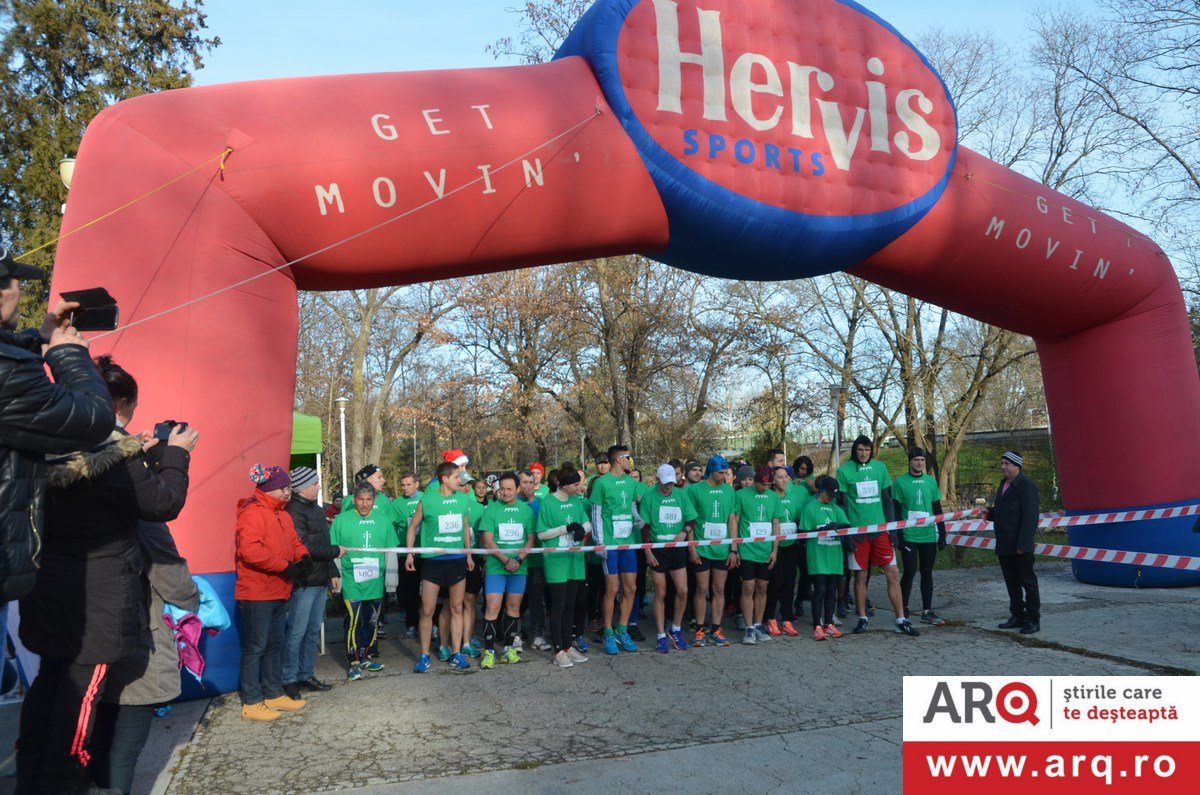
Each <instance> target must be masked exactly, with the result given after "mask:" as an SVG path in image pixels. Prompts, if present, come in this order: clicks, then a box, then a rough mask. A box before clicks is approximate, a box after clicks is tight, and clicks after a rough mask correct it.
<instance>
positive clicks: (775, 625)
mask: <svg viewBox="0 0 1200 795" xmlns="http://www.w3.org/2000/svg"><path fill="white" fill-rule="evenodd" d="M771 491H772V492H774V494H775V495H776V496H777V497H779V501H780V503H781V504H782V505H783V515H782V516H781V517H780V518H779V533H780V535H785V536H786V535H793V534H795V532H796V527H797V525H796V523H797V521H798V520H799V519H800V512H801V511H802V510H804V504H805V503H807V502H808V501H809V499H811V497H812V495H811V494H809V491H808V489H806V488H804V487H803V486H796V485H793V484H792V478H791V476H790V475H788V471H787V468H786V467H776V468H775V474H774V477H773V479H772V481H771ZM802 549H804V545H803V544H798V543H796V539H794V538H793V539H790V540H780V542H779V555H778V557H777V558H776V560H775V567H774V568H772V569H771V581H770V582H769V583H768V584H767V610H766V612H765V613H764V614H763V628H764V629H766V631H767V634H768V635H771V636H773V637H774V636H778V635H787V636H789V637H795V636H797V635H799V634H800V633H799V631H797V629H796V624H795V621H796V565H797V563H798V562H799V560H800V550H802Z"/></svg>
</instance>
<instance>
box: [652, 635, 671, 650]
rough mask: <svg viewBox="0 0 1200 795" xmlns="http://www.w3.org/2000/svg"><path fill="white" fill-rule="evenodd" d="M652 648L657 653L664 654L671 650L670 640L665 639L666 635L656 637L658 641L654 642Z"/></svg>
mask: <svg viewBox="0 0 1200 795" xmlns="http://www.w3.org/2000/svg"><path fill="white" fill-rule="evenodd" d="M654 650H655V651H656V652H658V653H659V654H666V653H667V652H669V651H670V650H671V642H670V641H668V640H667V636H666V635H663V636H662V637H661V638H659V639H658V643H656V644H654Z"/></svg>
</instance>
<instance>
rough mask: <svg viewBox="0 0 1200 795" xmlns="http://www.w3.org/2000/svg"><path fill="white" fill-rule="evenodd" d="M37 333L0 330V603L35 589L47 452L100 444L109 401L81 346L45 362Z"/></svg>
mask: <svg viewBox="0 0 1200 795" xmlns="http://www.w3.org/2000/svg"><path fill="white" fill-rule="evenodd" d="M41 344H42V341H41V339H40V338H39V337H38V335H37V333H36V332H32V331H31V332H23V333H21V334H13V333H10V332H7V331H0V506H3V513H0V544H2V545H3V546H2V548H0V604H3V603H4V602H7V601H9V600H11V599H19V598H20V597H22V596H24V595H25V594H27V593H29V591H30V590H31V589H32V588H33V581H34V576H35V573H36V571H37V562H38V554H39V552H40V547H41V544H42V541H41V535H42V529H43V526H44V522H43V521H42V503H43V499H44V494H45V486H44V483H43V476H44V472H45V464H44V463H43V462H44V461H45V457H46V454H47V453H51V454H61V453H69V452H70V451H72V450H78V449H80V448H85V447H91V446H93V445H96V444H99V443H100V442H102V441H104V440H105V439H106V438H107V437H108V434H109V433H111V432H112V429H113V427H114V425H115V424H116V417H115V416H114V415H113V404H112V398H110V397H109V395H108V390H107V389H106V388H105V386H104V381H103V380H102V379H101V378H100V373H99V372H98V371H97V370H96V366H95V365H94V364H92V360H91V359H89V358H88V351H87V348H85V347H83V346H82V345H57V346H55V347H53V348H51V349H50V350H49V351H47V353H46V358H45V360H44V361H45V363H46V364H47V365H49V367H50V372H51V373H52V374H53V375H54V380H53V381H51V380H50V379H49V378H47V377H46V371H45V370H44V369H43V367H42V363H43V359H42V357H41V355H40V351H41Z"/></svg>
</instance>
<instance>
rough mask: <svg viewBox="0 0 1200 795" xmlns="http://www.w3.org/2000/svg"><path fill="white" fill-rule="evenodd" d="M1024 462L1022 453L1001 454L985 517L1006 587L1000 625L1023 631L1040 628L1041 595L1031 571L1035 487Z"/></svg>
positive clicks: (1033, 630) (1036, 519)
mask: <svg viewBox="0 0 1200 795" xmlns="http://www.w3.org/2000/svg"><path fill="white" fill-rule="evenodd" d="M1024 464H1025V462H1024V460H1023V459H1022V458H1021V454H1020V453H1019V452H1016V451H1015V450H1010V451H1008V452H1007V453H1005V454H1004V455H1002V456H1000V472H1001V473H1002V474H1003V475H1004V479H1003V480H1002V481H1000V486H999V488H997V489H996V499H995V500H994V502H993V504H992V507H991V508H989V509H988V519H990V520H991V522H992V524H994V525H995V528H996V557H997V558H998V559H999V561H1000V571H1001V572H1002V573H1003V574H1004V585H1005V587H1007V588H1008V610H1009V614H1010V615H1009V618H1008V621H1005V622H1004V623H1003V624H1001V625H1000V629H1015V628H1017V627H1020V629H1021V634H1022V635H1032V634H1033V633H1035V632H1038V631H1040V630H1041V628H1042V625H1041V607H1042V603H1041V598H1040V596H1039V595H1038V580H1037V575H1036V574H1034V572H1033V534H1034V532H1035V531H1036V530H1037V523H1038V491H1037V486H1035V485H1034V483H1033V481H1032V480H1030V479H1029V478H1027V477H1026V476H1025V475H1024V474H1022V472H1021V468H1022V467H1023V466H1024Z"/></svg>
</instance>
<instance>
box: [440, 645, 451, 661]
mask: <svg viewBox="0 0 1200 795" xmlns="http://www.w3.org/2000/svg"><path fill="white" fill-rule="evenodd" d="M451 654H453V652H451V651H450V647H449V646H438V660H439V661H441V662H448V661H449V660H450V656H451Z"/></svg>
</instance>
